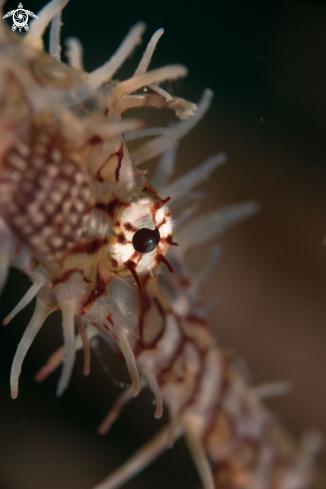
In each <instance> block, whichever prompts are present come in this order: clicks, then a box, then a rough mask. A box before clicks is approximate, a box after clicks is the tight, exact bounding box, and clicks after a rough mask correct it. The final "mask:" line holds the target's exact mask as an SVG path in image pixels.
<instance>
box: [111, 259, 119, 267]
mask: <svg viewBox="0 0 326 489" xmlns="http://www.w3.org/2000/svg"><path fill="white" fill-rule="evenodd" d="M111 265H112V266H113V267H114V268H118V266H119V263H118V262H117V260H116V259H115V258H111Z"/></svg>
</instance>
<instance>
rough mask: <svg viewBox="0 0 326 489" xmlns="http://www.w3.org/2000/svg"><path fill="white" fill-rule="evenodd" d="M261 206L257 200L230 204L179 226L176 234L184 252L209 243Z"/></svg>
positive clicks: (254, 212)
mask: <svg viewBox="0 0 326 489" xmlns="http://www.w3.org/2000/svg"><path fill="white" fill-rule="evenodd" d="M259 209H260V206H259V204H258V203H257V202H245V203H243V204H236V205H228V206H225V207H223V208H222V209H219V210H216V211H213V212H210V213H209V214H204V215H203V216H200V217H198V218H197V219H195V220H193V221H191V222H190V223H187V224H186V225H184V226H182V227H181V228H178V231H177V233H176V235H175V239H176V241H177V243H179V245H180V249H181V250H182V252H185V251H188V250H190V249H192V248H195V247H196V246H201V245H203V244H205V243H208V242H209V241H211V240H212V239H214V238H216V237H217V236H218V235H220V234H222V233H223V232H224V231H225V230H226V229H227V228H229V227H230V226H233V225H235V224H237V223H239V222H241V221H243V220H244V219H247V218H248V217H250V216H252V215H254V214H256V213H257V212H258V210H259Z"/></svg>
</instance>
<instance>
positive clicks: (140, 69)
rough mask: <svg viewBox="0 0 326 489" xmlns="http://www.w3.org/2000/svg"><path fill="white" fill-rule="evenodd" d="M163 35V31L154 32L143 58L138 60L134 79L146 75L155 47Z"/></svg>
mask: <svg viewBox="0 0 326 489" xmlns="http://www.w3.org/2000/svg"><path fill="white" fill-rule="evenodd" d="M163 34H164V29H158V30H157V31H155V32H154V34H153V36H152V38H151V40H150V41H149V43H148V44H147V48H146V50H145V52H144V54H143V57H142V59H141V60H140V63H139V65H138V66H137V69H136V71H135V73H134V77H135V76H139V75H142V74H144V73H146V71H147V69H148V66H149V63H150V62H151V59H152V56H153V53H154V51H155V48H156V45H157V43H158V41H159V39H160V38H161V37H162V35H163Z"/></svg>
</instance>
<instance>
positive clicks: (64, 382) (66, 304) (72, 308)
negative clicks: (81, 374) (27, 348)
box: [56, 299, 76, 397]
mask: <svg viewBox="0 0 326 489" xmlns="http://www.w3.org/2000/svg"><path fill="white" fill-rule="evenodd" d="M59 306H60V309H61V312H62V329H63V338H64V341H65V351H66V357H65V363H64V365H63V368H62V372H61V377H60V380H59V384H58V388H57V392H56V395H57V396H58V397H60V396H62V394H63V393H64V391H65V390H66V388H67V387H68V384H69V380H70V377H71V373H72V369H73V366H74V363H75V357H76V349H75V313H76V303H75V301H72V300H69V299H68V300H67V301H60V304H59Z"/></svg>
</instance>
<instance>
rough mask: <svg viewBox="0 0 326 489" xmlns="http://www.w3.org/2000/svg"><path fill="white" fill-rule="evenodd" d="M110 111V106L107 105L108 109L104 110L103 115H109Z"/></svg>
mask: <svg viewBox="0 0 326 489" xmlns="http://www.w3.org/2000/svg"><path fill="white" fill-rule="evenodd" d="M108 113H109V107H106V109H105V110H104V112H103V115H104V116H107V115H108Z"/></svg>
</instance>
